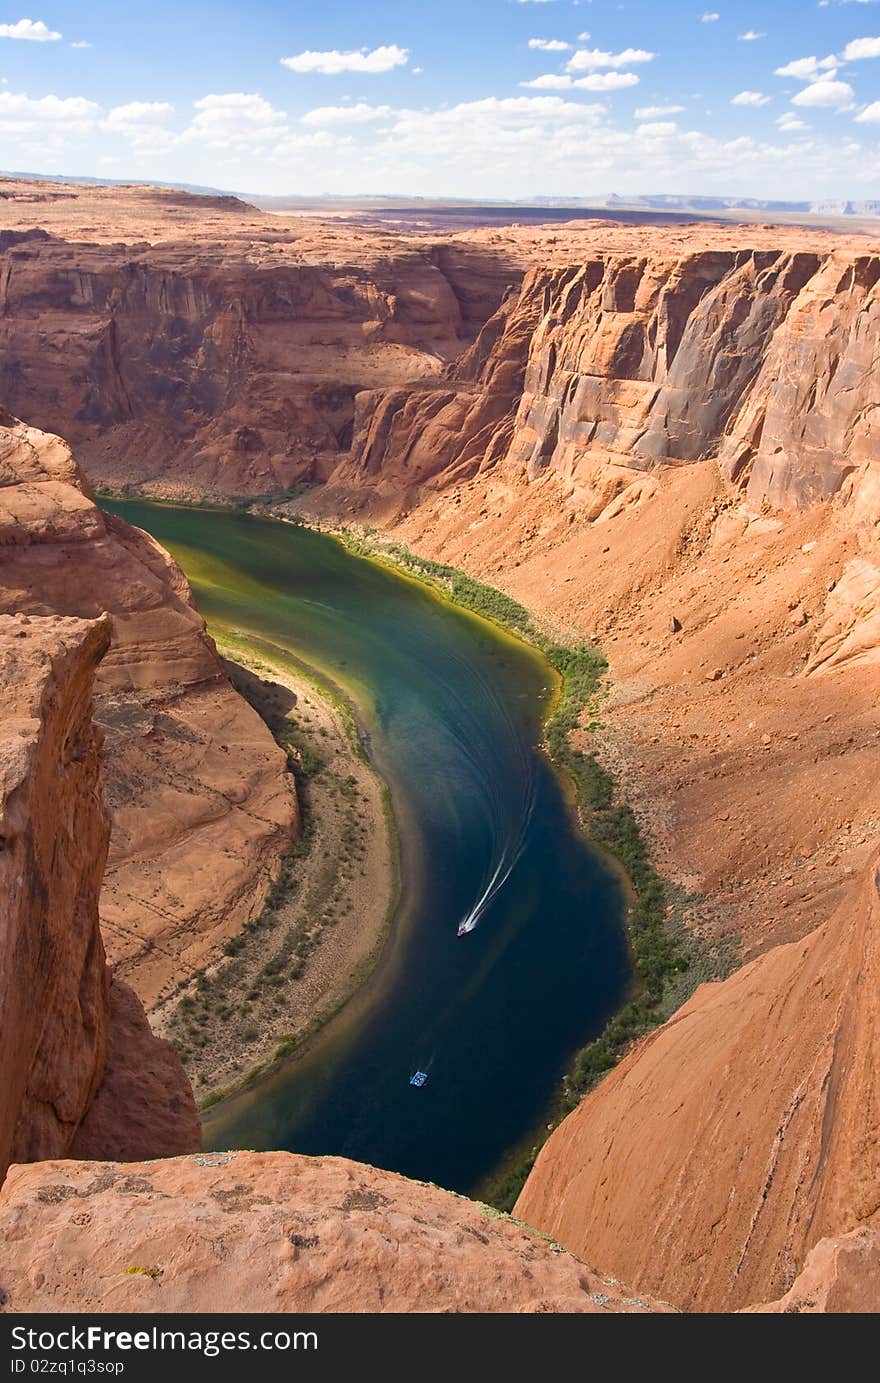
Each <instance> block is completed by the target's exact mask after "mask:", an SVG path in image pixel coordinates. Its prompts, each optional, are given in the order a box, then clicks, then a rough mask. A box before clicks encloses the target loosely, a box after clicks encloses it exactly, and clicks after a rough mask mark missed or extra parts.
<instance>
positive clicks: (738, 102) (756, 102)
mask: <svg viewBox="0 0 880 1383" xmlns="http://www.w3.org/2000/svg"><path fill="white" fill-rule="evenodd" d="M769 100H770V97H769V96H765V95H764V94H763V92H761V91H740V92H737V94H736V96H732V97H731V99H730V104H731V105H732V106H766V105H767V103H768V101H769Z"/></svg>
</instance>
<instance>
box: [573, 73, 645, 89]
mask: <svg viewBox="0 0 880 1383" xmlns="http://www.w3.org/2000/svg"><path fill="white" fill-rule="evenodd" d="M638 84H639V79H638V77H637V76H636V74H635V72H591V73H590V75H589V76H588V77H577V78H576V79H575V81H574V82H573V84H572V85H574V86H577V87H580V89H581V90H582V91H620V90H622V88H623V87H626V86H638Z"/></svg>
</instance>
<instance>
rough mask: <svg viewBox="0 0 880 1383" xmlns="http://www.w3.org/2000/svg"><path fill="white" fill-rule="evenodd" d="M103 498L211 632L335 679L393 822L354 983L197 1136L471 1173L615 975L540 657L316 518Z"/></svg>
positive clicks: (533, 1109) (606, 889)
mask: <svg viewBox="0 0 880 1383" xmlns="http://www.w3.org/2000/svg"><path fill="white" fill-rule="evenodd" d="M105 507H106V508H107V509H108V510H111V511H112V512H113V513H116V514H120V515H121V516H122V517H123V518H125V519H127V520H128V521H129V522H130V523H133V524H136V525H137V526H138V527H140V528H144V529H146V530H147V531H148V532H149V533H151V534H153V535H154V536H155V537H156V538H157V539H158V540H159V541H160V542H161V543H162V544H163V545H164V546H165V547H167V548H168V549H169V550H170V551H171V552H172V553H173V555H174V556H175V557H176V558H177V560H178V561H179V562H180V564H181V566H182V567H183V569H184V571H185V572H186V574H187V576H188V577H189V579H190V581H191V583H192V587H193V591H194V594H195V599H196V602H197V604H198V607H199V609H200V610H201V612H202V613H203V614H204V616H205V618H206V619H207V621H208V626H209V628H213V629H214V630H215V632H217V633H218V634H219V633H222V632H228V631H232V630H236V631H241V632H242V633H244V634H245V635H254V636H256V637H259V638H261V639H265V640H270V641H271V642H272V643H274V644H276V645H278V646H280V647H282V648H284V649H286V650H289V651H290V652H291V653H293V654H295V655H296V656H297V657H298V658H300V659H301V660H303V661H305V662H306V663H308V664H310V665H311V666H313V667H314V668H315V669H316V670H317V671H318V672H319V673H321V674H322V675H323V676H324V677H325V678H329V679H331V680H332V681H333V682H334V683H336V684H337V685H338V686H340V687H341V688H343V689H344V691H345V692H346V693H347V694H348V696H349V697H350V698H351V700H352V701H353V703H354V705H355V707H356V709H357V713H358V717H359V720H360V723H361V725H362V727H363V729H364V731H365V734H366V737H367V742H368V745H369V751H370V755H371V757H372V759H373V762H374V764H375V766H376V768H377V769H378V771H379V772H380V773H381V774H382V775H383V777H384V778H385V780H386V781H387V783H388V784H389V786H390V789H391V795H392V801H393V804H394V811H395V816H396V818H397V823H398V828H399V834H400V846H401V866H402V887H401V898H400V905H399V908H398V912H397V916H396V919H395V922H394V925H393V928H392V931H391V934H390V936H389V940H388V943H387V944H386V947H385V949H384V952H383V954H382V956H381V958H380V960H379V963H378V965H377V968H376V970H375V972H374V974H373V976H372V978H371V980H370V981H368V983H367V984H366V985H365V986H364V987H363V989H362V990H361V991H360V992H359V993H358V994H357V995H356V996H355V998H354V999H352V1000H351V1001H350V1002H349V1004H348V1005H347V1006H346V1007H345V1009H344V1010H343V1011H342V1013H341V1014H340V1015H338V1016H337V1018H336V1019H334V1020H333V1021H331V1022H330V1023H329V1024H328V1025H327V1026H326V1027H325V1028H324V1029H323V1030H322V1031H321V1032H320V1033H319V1034H318V1036H317V1037H316V1039H315V1040H314V1041H313V1042H312V1043H311V1045H310V1046H309V1047H308V1049H307V1050H306V1051H305V1052H304V1053H302V1054H300V1055H298V1056H294V1057H292V1058H290V1059H289V1060H287V1061H286V1062H285V1063H283V1064H282V1065H280V1066H279V1067H278V1068H276V1069H275V1070H274V1071H272V1072H271V1073H269V1074H267V1075H265V1076H263V1077H262V1078H260V1079H258V1080H257V1082H256V1083H255V1084H254V1085H253V1086H251V1087H250V1088H248V1089H246V1090H244V1091H242V1092H241V1093H239V1094H237V1095H235V1096H233V1097H231V1098H229V1099H227V1100H225V1101H224V1102H223V1103H222V1104H220V1105H218V1106H216V1107H215V1108H213V1109H212V1110H210V1111H209V1112H208V1114H207V1115H206V1119H205V1130H206V1142H207V1144H208V1145H209V1146H211V1147H213V1148H228V1147H246V1148H288V1149H291V1150H292V1151H296V1152H303V1153H314V1154H319V1153H321V1154H323V1153H330V1154H338V1155H340V1156H345V1157H351V1158H356V1159H358V1160H360V1161H363V1162H368V1163H372V1164H373V1165H375V1166H379V1167H384V1168H389V1169H391V1170H395V1171H399V1172H403V1173H405V1174H406V1175H408V1176H412V1177H417V1178H419V1179H422V1180H426V1181H433V1182H436V1183H437V1184H439V1185H441V1186H445V1187H448V1188H450V1189H452V1190H456V1191H461V1192H472V1191H473V1190H474V1189H475V1188H476V1187H477V1186H478V1185H479V1184H480V1182H481V1181H482V1180H483V1179H484V1178H485V1177H486V1176H487V1175H488V1174H490V1173H491V1172H492V1170H493V1169H494V1168H496V1167H497V1166H498V1165H499V1163H500V1162H501V1161H502V1159H503V1158H504V1157H505V1155H506V1154H508V1153H510V1152H511V1151H512V1150H514V1149H515V1148H517V1147H518V1146H520V1145H521V1144H523V1142H524V1141H527V1140H528V1139H529V1138H531V1137H533V1136H534V1135H535V1132H536V1130H538V1129H539V1128H540V1127H541V1124H542V1121H544V1120H545V1119H546V1117H547V1111H548V1109H549V1107H550V1105H551V1103H552V1099H553V1094H554V1090H555V1088H556V1087H557V1084H558V1081H559V1079H560V1076H561V1074H562V1072H563V1070H564V1068H565V1066H566V1064H567V1061H568V1060H569V1058H570V1056H571V1054H572V1053H573V1051H574V1050H575V1049H576V1048H577V1047H579V1046H580V1045H582V1044H583V1043H584V1042H586V1041H588V1040H589V1039H590V1038H591V1037H592V1036H594V1035H595V1034H596V1033H597V1032H598V1031H599V1029H600V1028H601V1027H602V1025H603V1023H604V1022H605V1020H606V1019H607V1018H608V1016H609V1015H610V1014H611V1013H612V1012H613V1011H614V1010H615V1009H616V1008H617V1007H619V1005H620V1004H621V1003H622V1001H623V999H624V997H625V992H626V988H627V984H628V982H629V979H630V963H629V959H628V951H627V946H626V941H625V937H624V931H623V925H622V920H623V908H624V903H623V897H622V890H621V885H620V882H619V879H618V877H617V874H616V872H615V871H614V870H613V869H612V868H611V867H610V865H609V864H608V862H607V861H606V860H605V859H604V858H603V856H602V855H601V854H600V853H599V852H598V851H597V850H595V849H594V848H593V847H592V846H591V845H590V844H589V843H587V842H586V841H585V840H584V839H583V837H582V836H581V834H580V832H579V831H578V829H577V826H576V823H575V820H574V817H573V812H572V809H571V806H570V803H569V802H568V800H567V796H566V792H565V790H564V785H563V784H561V783H560V781H559V780H558V778H557V776H556V775H555V773H554V772H553V770H552V769H551V767H550V765H549V763H548V761H547V759H546V758H545V756H544V754H543V753H542V752H541V750H540V747H539V745H540V738H541V724H542V717H543V714H544V712H545V709H546V706H547V703H548V698H549V697H551V696H552V694H553V687H554V676H555V674H554V673H553V671H552V669H551V668H550V667H549V665H548V664H547V663H546V662H545V660H544V659H543V657H542V656H541V655H540V654H539V653H537V652H536V651H535V650H533V649H531V648H529V647H527V646H526V645H524V644H523V643H521V642H520V641H518V640H516V639H514V638H512V637H510V636H508V635H507V634H506V633H505V632H503V631H501V630H499V629H498V628H497V627H496V626H495V625H493V624H490V623H489V622H487V621H485V620H483V619H480V618H478V617H476V616H474V615H472V614H470V613H469V612H466V611H463V610H461V609H459V608H457V607H455V606H453V605H451V604H450V603H449V602H447V601H445V600H443V599H442V598H439V597H438V596H437V595H435V593H434V592H433V591H430V590H428V589H427V588H425V587H424V586H422V585H421V584H420V583H418V582H415V581H413V580H411V579H409V578H407V577H404V576H401V575H399V574H397V573H396V572H394V571H391V570H389V569H387V568H385V567H383V566H381V565H379V564H377V563H375V562H371V561H369V560H366V559H364V558H360V557H356V556H354V555H352V554H351V553H350V552H348V551H347V550H346V548H345V547H344V546H343V545H342V544H341V543H339V542H338V541H336V540H335V539H333V538H331V537H329V536H327V535H324V534H320V533H317V532H314V531H312V530H310V529H307V528H301V527H297V526H294V525H290V524H283V523H279V522H275V521H272V520H266V519H257V518H254V517H252V516H249V515H246V514H239V513H235V512H232V511H218V510H213V509H208V508H205V509H198V508H188V507H174V506H170V505H160V504H152V503H148V502H145V501H140V500H137V501H135V500H130V501H129V500H126V501H113V502H110V501H105ZM462 925H464V926H465V927H467V928H469V930H467V931H466V934H465V935H462V936H459V935H458V932H459V928H460V927H461V926H462ZM416 1070H421V1071H424V1072H427V1075H428V1080H427V1083H426V1084H425V1085H424V1086H423V1087H422V1088H420V1089H419V1088H416V1087H414V1086H412V1085H410V1077H411V1076H412V1074H413V1073H414V1072H415V1071H416Z"/></svg>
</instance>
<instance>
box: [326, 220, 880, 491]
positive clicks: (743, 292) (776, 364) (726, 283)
mask: <svg viewBox="0 0 880 1383" xmlns="http://www.w3.org/2000/svg"><path fill="white" fill-rule="evenodd" d="M878 281H880V256H878V255H871V254H866V253H863V254H857V253H855V252H854V251H846V252H842V251H835V250H832V249H829V248H827V247H824V246H820V245H817V246H816V247H815V248H811V249H808V250H802V249H779V248H776V249H771V248H763V247H754V248H741V249H732V248H728V249H720V248H719V249H711V250H703V251H699V250H692V251H690V252H687V253H684V254H678V255H674V256H673V255H669V254H668V253H664V252H663V250H658V251H655V252H653V253H646V252H643V253H633V252H632V251H630V252H629V253H620V252H619V253H616V254H615V253H607V252H599V253H596V254H595V255H594V256H593V257H591V258H590V259H588V260H587V261H586V262H584V263H580V264H573V265H571V266H568V267H562V268H546V267H536V268H533V269H532V270H530V272H529V273H528V274H527V275H526V278H525V281H524V283H523V285H522V288H521V290H520V292H519V294H518V295H512V296H513V300H512V301H511V300H510V299H509V300H508V301H506V302H505V303H504V304H502V306H501V308H500V309H499V311H498V313H497V314H496V316H495V317H494V318H493V319H492V320H491V321H490V322H489V323H488V324H487V325H486V327H485V328H484V329H483V333H482V337H481V341H482V345H483V348H482V350H481V349H479V348H475V349H474V350H471V351H470V352H468V353H466V354H465V355H464V356H463V357H462V358H460V359H459V360H458V361H457V362H456V363H454V364H453V365H452V366H451V367H450V368H449V370H448V371H447V384H448V388H447V389H446V391H445V392H444V391H442V390H439V389H438V388H436V387H432V388H431V389H430V390H427V389H422V390H410V391H408V392H407V393H404V392H402V391H400V390H398V391H396V392H394V393H391V394H386V395H384V396H382V397H376V396H375V395H373V396H369V397H367V398H365V399H363V400H362V401H361V402H362V408H361V415H360V417H359V424H360V425H359V426H358V427H357V428H356V432H355V438H354V447H353V451H352V457H351V459H350V461H348V462H346V463H345V464H343V466H342V467H340V469H339V471H338V473H337V474H336V475H334V476H333V477H332V479H331V490H332V488H334V487H336V486H339V487H342V488H344V487H346V486H348V487H349V488H350V489H351V490H352V491H357V490H363V487H364V485H366V487H367V490H366V495H363V494H362V495H361V502H362V503H363V500H364V498H367V499H368V500H371V501H372V502H373V503H374V504H375V503H376V501H377V500H381V499H385V501H386V504H387V503H388V502H389V501H393V499H394V498H395V497H396V498H397V501H398V510H399V508H400V493H401V491H403V493H404V495H405V496H406V497H407V500H408V505H409V504H411V502H412V485H413V483H414V482H415V483H422V482H425V481H428V480H432V479H434V478H435V477H437V476H439V477H440V481H439V483H441V484H442V485H443V486H444V487H446V486H448V485H449V484H450V483H452V482H455V481H457V480H460V479H461V478H463V477H468V476H472V475H474V474H477V473H478V472H480V471H482V470H485V469H486V468H487V467H494V466H498V469H499V470H500V471H501V472H502V473H503V474H507V475H511V476H523V477H525V479H527V480H528V481H534V480H536V479H537V478H538V477H539V476H541V475H542V474H543V473H545V472H547V471H555V472H556V473H557V474H558V475H559V477H560V478H561V480H562V483H563V493H564V496H565V498H566V501H567V503H568V504H569V505H571V506H573V507H574V508H576V509H578V510H584V511H586V513H587V514H588V515H589V516H590V517H592V518H598V517H612V516H613V514H614V513H615V512H617V509H616V508H615V507H609V506H614V505H616V504H617V503H618V502H619V497H620V496H621V494H623V493H624V492H626V494H627V499H626V502H627V503H630V502H633V503H638V502H640V500H641V499H642V498H643V497H644V496H645V495H647V494H650V493H651V492H652V489H653V487H652V485H651V483H650V481H647V482H646V481H645V480H643V479H641V478H640V476H639V475H638V474H633V472H651V471H653V470H654V469H655V468H656V467H658V466H660V465H681V464H685V463H689V462H697V461H702V460H705V459H708V458H717V459H718V460H719V462H720V464H721V465H722V467H723V468H724V470H725V472H726V474H727V475H729V476H730V478H731V479H732V480H733V481H734V482H735V483H736V484H737V485H738V486H739V487H741V488H742V489H743V490H744V491H745V494H746V497H747V499H748V501H749V502H750V503H752V504H756V505H760V504H761V503H762V502H768V503H769V504H771V505H773V506H774V507H777V508H784V509H791V508H803V507H806V506H808V505H809V504H812V503H814V502H816V501H818V500H822V499H825V498H828V497H829V496H831V495H833V494H836V493H837V492H838V491H839V490H840V489H841V486H842V485H843V483H844V481H845V480H846V479H847V477H848V476H851V475H853V473H857V472H864V471H866V470H867V469H868V468H869V467H871V465H872V463H876V456H877V435H878V427H880V425H878V421H877V419H878V413H880V383H878V380H880V359H878V354H877V352H878V346H877V341H878V330H877V324H878V320H880V289H878ZM478 347H479V343H478ZM395 487H396V488H395Z"/></svg>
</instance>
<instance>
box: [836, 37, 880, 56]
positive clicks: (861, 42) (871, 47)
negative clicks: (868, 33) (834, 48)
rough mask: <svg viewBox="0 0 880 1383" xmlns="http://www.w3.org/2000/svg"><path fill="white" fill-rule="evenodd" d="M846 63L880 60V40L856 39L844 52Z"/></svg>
mask: <svg viewBox="0 0 880 1383" xmlns="http://www.w3.org/2000/svg"><path fill="white" fill-rule="evenodd" d="M843 57H844V61H846V62H858V60H859V58H880V38H854V39H852V41H851V42H850V43H848V44H847V45H846V47H845V48H844V50H843Z"/></svg>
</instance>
